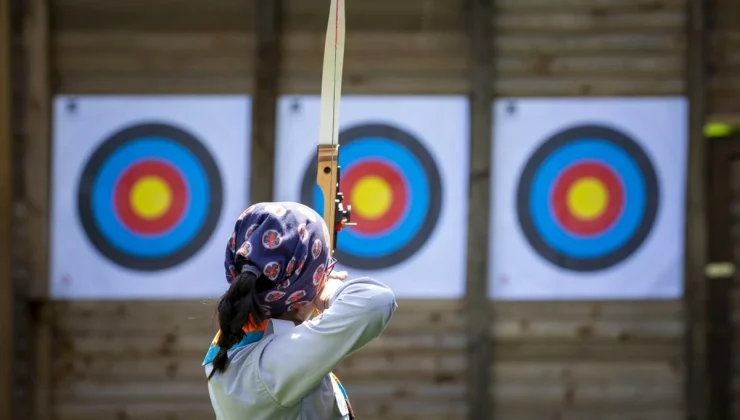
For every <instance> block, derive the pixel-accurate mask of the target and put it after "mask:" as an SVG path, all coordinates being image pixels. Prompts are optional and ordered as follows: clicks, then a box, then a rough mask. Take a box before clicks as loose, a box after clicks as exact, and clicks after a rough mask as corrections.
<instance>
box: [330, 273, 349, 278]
mask: <svg viewBox="0 0 740 420" xmlns="http://www.w3.org/2000/svg"><path fill="white" fill-rule="evenodd" d="M347 276H349V273H348V272H346V271H332V272H331V273H329V278H330V279H337V280H347Z"/></svg>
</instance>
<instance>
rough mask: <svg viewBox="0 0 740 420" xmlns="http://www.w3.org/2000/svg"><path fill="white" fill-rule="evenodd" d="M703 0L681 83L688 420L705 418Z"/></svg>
mask: <svg viewBox="0 0 740 420" xmlns="http://www.w3.org/2000/svg"><path fill="white" fill-rule="evenodd" d="M705 4H706V0H689V1H688V4H687V9H686V16H687V19H688V25H687V28H686V40H687V42H688V48H687V53H686V81H687V94H688V98H689V162H688V172H687V189H686V266H685V288H684V296H685V307H686V311H685V313H686V346H685V349H686V351H685V353H686V354H685V360H686V361H687V366H686V383H685V393H686V399H685V400H686V413H687V418H688V419H689V420H709V419H710V418H711V417H710V415H709V410H708V408H709V407H708V406H709V398H708V397H709V395H708V392H707V391H708V390H707V388H708V385H709V383H710V380H711V378H710V377H709V375H708V374H709V371H708V363H707V357H708V356H709V354H708V353H707V342H706V340H707V337H708V336H707V334H708V332H709V331H708V326H707V307H706V305H707V289H706V278H705V275H704V268H705V265H706V262H707V211H706V199H707V193H706V183H707V166H706V164H707V143H706V140H705V139H704V133H703V129H704V122H705V117H706V115H705V114H706V113H705V109H706V66H707V54H706V53H705V51H706V49H707V42H706V36H705Z"/></svg>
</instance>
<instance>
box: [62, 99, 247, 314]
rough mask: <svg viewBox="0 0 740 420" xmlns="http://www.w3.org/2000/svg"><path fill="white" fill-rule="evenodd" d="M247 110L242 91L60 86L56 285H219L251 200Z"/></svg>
mask: <svg viewBox="0 0 740 420" xmlns="http://www.w3.org/2000/svg"><path fill="white" fill-rule="evenodd" d="M249 114H250V99H249V98H248V97H245V96H235V95H234V96H59V97H56V98H55V101H54V124H53V169H52V174H53V175H52V216H51V249H50V253H51V274H50V275H51V278H50V283H51V293H52V296H53V297H54V298H57V299H179V298H215V297H218V296H219V295H221V294H222V293H223V291H224V290H225V288H226V280H225V279H224V277H223V267H222V265H223V256H224V250H225V246H226V243H227V241H228V238H229V235H230V233H231V229H232V227H233V222H234V220H235V218H236V217H237V216H238V215H239V214H240V213H241V212H242V211H243V210H244V208H245V206H246V205H247V203H248V186H249V163H248V162H249V159H250V157H249V152H250V141H249V136H250V131H251V130H250V127H249ZM227 168H228V169H227Z"/></svg>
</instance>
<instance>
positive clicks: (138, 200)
mask: <svg viewBox="0 0 740 420" xmlns="http://www.w3.org/2000/svg"><path fill="white" fill-rule="evenodd" d="M129 200H130V201H131V208H132V209H133V210H134V212H135V213H136V214H138V215H139V217H141V218H142V219H147V220H152V219H156V218H158V217H160V216H162V215H163V214H164V213H165V212H166V211H167V210H168V209H169V208H170V205H171V204H172V192H171V191H170V188H169V186H168V185H167V182H166V181H165V180H164V179H162V178H160V177H158V176H144V177H142V178H141V179H139V180H138V181H136V183H135V184H134V186H133V188H131V194H130V196H129Z"/></svg>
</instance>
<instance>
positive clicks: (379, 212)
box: [351, 176, 393, 220]
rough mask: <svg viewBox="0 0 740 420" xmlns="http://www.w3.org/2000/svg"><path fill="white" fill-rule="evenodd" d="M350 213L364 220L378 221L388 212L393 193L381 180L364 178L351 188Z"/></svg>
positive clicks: (373, 177) (375, 177)
mask: <svg viewBox="0 0 740 420" xmlns="http://www.w3.org/2000/svg"><path fill="white" fill-rule="evenodd" d="M351 194H352V211H354V212H357V213H359V215H360V216H361V217H363V218H365V219H369V220H374V219H378V218H380V217H382V216H383V214H385V212H387V211H388V209H389V208H390V206H391V200H393V191H392V190H391V187H390V185H388V183H387V182H385V180H384V179H383V178H380V177H377V176H366V177H364V178H362V179H360V180H359V181H357V182H356V183H355V185H354V186H353V187H352V191H351Z"/></svg>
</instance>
